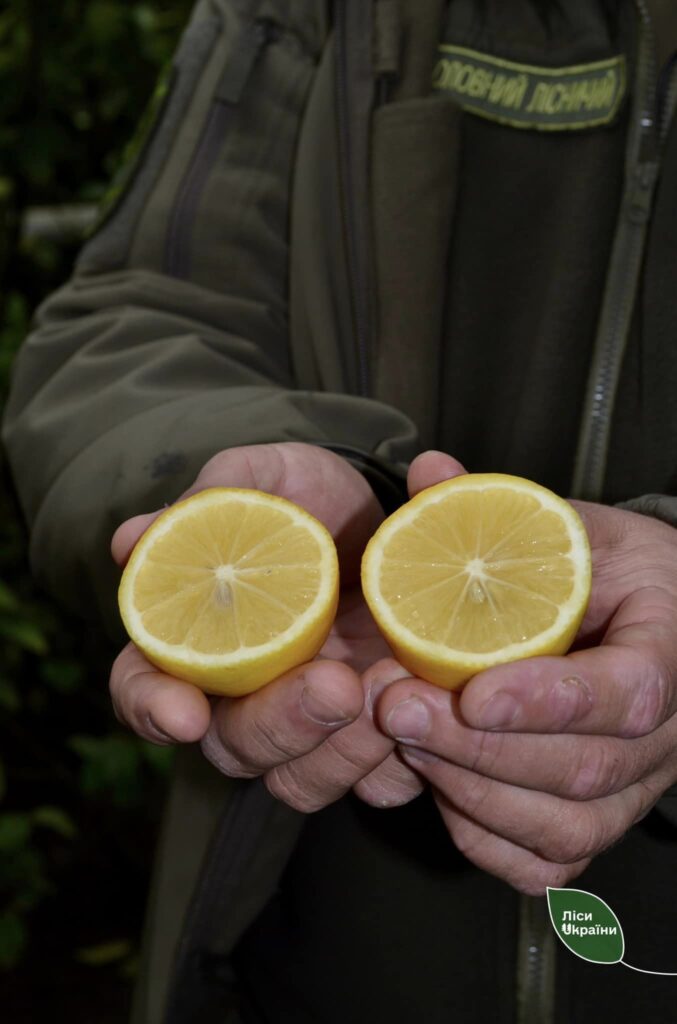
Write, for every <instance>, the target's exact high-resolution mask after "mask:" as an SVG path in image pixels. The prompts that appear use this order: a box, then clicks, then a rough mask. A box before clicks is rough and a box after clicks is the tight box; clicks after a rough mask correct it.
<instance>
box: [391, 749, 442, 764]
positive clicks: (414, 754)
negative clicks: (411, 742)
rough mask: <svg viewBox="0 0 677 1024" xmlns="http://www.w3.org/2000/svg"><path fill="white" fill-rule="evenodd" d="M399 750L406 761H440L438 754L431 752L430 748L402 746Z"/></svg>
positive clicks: (429, 762)
mask: <svg viewBox="0 0 677 1024" xmlns="http://www.w3.org/2000/svg"><path fill="white" fill-rule="evenodd" d="M399 752H400V754H401V756H402V757H403V758H404V759H405V761H422V762H423V763H424V764H433V763H434V762H435V761H439V757H438V756H437V754H431V753H430V751H429V750H421V748H420V747H400V748H399Z"/></svg>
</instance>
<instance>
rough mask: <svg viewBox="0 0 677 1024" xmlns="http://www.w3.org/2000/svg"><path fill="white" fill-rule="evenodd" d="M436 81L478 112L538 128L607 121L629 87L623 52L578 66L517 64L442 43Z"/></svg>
mask: <svg viewBox="0 0 677 1024" xmlns="http://www.w3.org/2000/svg"><path fill="white" fill-rule="evenodd" d="M439 51H440V53H439V59H438V61H437V64H436V65H435V70H434V71H433V87H434V88H435V89H439V90H440V91H442V92H448V93H451V94H452V95H453V96H454V97H455V98H456V100H457V101H458V103H459V105H460V106H462V107H463V108H464V109H465V110H468V111H470V112H471V113H473V114H478V115H479V116H480V117H486V118H489V119H490V120H492V121H499V122H500V123H501V124H507V125H511V126H512V127H513V128H532V129H536V130H537V131H579V130H580V129H583V128H594V127H595V126H596V125H601V124H609V122H610V121H612V120H613V119H614V117H615V116H616V114H617V113H618V110H619V108H620V105H621V102H622V100H623V98H624V96H625V93H626V71H625V57H623V56H618V57H611V58H609V59H608V60H602V61H597V62H596V63H594V64H580V65H577V66H576V67H565V68H543V67H536V66H534V65H531V64H517V63H515V62H514V61H511V60H503V58H500V57H494V56H492V55H491V54H486V53H478V52H477V51H476V50H468V49H466V48H465V47H462V46H451V45H448V44H443V45H441V46H440V48H439Z"/></svg>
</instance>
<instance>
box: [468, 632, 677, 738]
mask: <svg viewBox="0 0 677 1024" xmlns="http://www.w3.org/2000/svg"><path fill="white" fill-rule="evenodd" d="M673 632H674V630H673V629H672V628H671V629H670V632H669V633H667V632H666V631H663V630H660V631H659V630H656V629H655V628H654V627H653V626H652V625H650V624H644V623H634V624H630V625H627V626H626V625H623V626H622V627H621V626H619V625H617V626H616V627H615V628H614V629H613V631H612V632H610V633H609V634H608V636H607V638H606V640H605V642H604V643H603V644H602V646H601V647H596V648H592V649H591V650H585V651H575V652H574V653H572V654H569V655H567V656H566V657H561V658H530V659H527V660H525V661H521V662H513V663H512V664H510V665H502V666H500V667H498V668H492V669H489V670H488V671H486V672H483V673H481V674H480V675H478V676H475V678H474V679H472V680H471V681H470V682H469V683H468V685H467V686H466V687H465V690H464V691H463V693H462V695H461V699H460V701H461V702H460V706H461V711H462V713H463V716H464V718H465V719H466V721H467V722H468V724H469V725H472V726H474V727H475V728H478V729H499V730H503V729H505V730H511V731H513V732H548V733H550V732H555V733H562V732H577V733H597V734H605V735H609V736H621V737H628V738H629V737H635V736H643V735H646V734H647V733H650V732H652V731H653V730H655V729H657V728H658V727H659V726H660V725H662V724H663V722H665V721H666V720H667V719H668V718H669V717H670V715H672V714H673V713H674V712H675V710H676V706H677V699H676V698H677V694H676V692H675V685H674V684H675V679H674V670H673V669H672V667H671V666H672V665H674V664H677V651H675V652H671V648H672V647H673V646H674V645H675V639H674V638H673V636H672V633H673Z"/></svg>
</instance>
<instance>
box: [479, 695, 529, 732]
mask: <svg viewBox="0 0 677 1024" xmlns="http://www.w3.org/2000/svg"><path fill="white" fill-rule="evenodd" d="M519 713H520V704H519V702H518V701H517V700H515V698H514V697H513V696H511V695H510V694H509V693H504V692H503V691H499V693H495V694H494V696H493V697H491V698H490V699H489V700H488V701H487V703H486V704H485V705H484V707H483V708H482V710H481V712H480V714H479V727H480V729H505V728H507V727H508V726H509V725H512V724H513V722H514V721H515V719H516V718H517V716H518V715H519Z"/></svg>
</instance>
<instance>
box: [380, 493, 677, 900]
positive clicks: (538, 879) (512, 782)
mask: <svg viewBox="0 0 677 1024" xmlns="http://www.w3.org/2000/svg"><path fill="white" fill-rule="evenodd" d="M574 504H575V505H576V508H577V509H578V511H579V513H580V514H581V516H582V518H583V520H584V522H585V525H586V528H587V531H588V534H589V537H590V541H591V546H592V552H593V590H592V597H591V602H590V606H589V609H588V612H587V615H586V617H585V620H584V622H583V624H582V627H581V630H580V633H579V636H578V638H577V643H576V645H575V650H573V651H572V653H570V654H568V655H567V656H566V657H541V658H533V659H528V660H525V661H522V662H514V663H512V664H509V665H504V666H500V667H497V668H494V669H490V670H488V671H486V672H483V673H481V674H479V675H477V676H476V677H475V678H474V679H472V680H471V681H470V683H468V685H467V686H466V688H465V689H464V690H463V692H462V693H461V694H460V695H458V694H450V693H448V692H446V691H444V690H441V689H439V688H437V687H434V686H431V685H430V684H428V683H425V682H422V681H421V680H416V679H407V680H402V681H400V682H397V683H395V684H394V685H393V686H392V687H390V688H389V689H388V690H387V691H386V692H385V693H384V694H383V695H382V696H381V697H380V699H379V701H378V704H377V715H376V719H377V722H378V723H379V725H380V727H381V728H382V729H383V731H384V733H385V734H386V735H388V736H390V737H391V738H393V739H394V740H396V741H397V743H398V748H397V749H398V750H399V752H400V754H401V756H402V757H403V759H404V760H405V761H406V763H407V764H409V765H410V766H411V767H413V768H415V769H416V771H417V773H418V774H419V776H420V777H421V779H424V780H426V781H427V782H428V783H430V785H431V786H432V788H433V793H434V796H435V800H436V803H437V806H438V808H439V811H440V814H441V816H442V818H443V820H444V823H445V825H446V827H447V830H448V831H449V833H450V835H451V837H452V838H453V840H454V842H455V844H456V845H457V847H458V848H459V849H460V850H461V851H462V852H463V853H465V855H466V856H467V857H468V858H469V859H470V860H471V861H473V862H474V863H475V864H476V865H478V866H479V867H481V868H483V869H484V870H486V871H488V872H490V873H492V874H494V875H497V876H499V877H500V878H502V879H504V880H505V881H507V882H508V883H510V884H511V885H513V886H514V887H515V888H517V889H519V890H521V891H523V892H526V893H531V894H541V893H543V892H544V891H545V888H546V886H548V885H550V886H561V885H564V884H566V883H567V882H569V881H570V880H571V879H573V878H575V877H576V876H577V875H578V874H580V872H581V871H582V870H583V869H584V868H585V867H586V866H587V865H588V864H589V863H590V860H591V859H592V858H593V857H595V856H596V855H597V854H599V853H600V852H601V851H603V850H605V849H606V848H607V847H609V846H610V845H612V844H613V843H615V842H616V841H617V840H618V839H620V838H621V837H622V836H623V835H624V833H625V832H626V831H627V830H628V829H629V828H630V827H631V826H632V825H633V824H634V823H635V822H637V821H639V820H640V819H641V818H642V817H644V816H645V815H646V814H647V813H648V811H649V810H650V809H651V808H652V807H653V805H654V804H655V803H656V801H657V800H658V799H659V798H660V797H661V795H662V794H663V793H664V792H665V790H666V789H668V788H669V787H670V786H671V785H673V784H674V783H675V782H676V781H677V714H676V712H677V631H676V630H675V626H674V623H675V621H676V620H677V532H676V531H675V530H674V529H673V528H672V527H670V526H667V525H666V524H664V523H661V522H659V521H657V520H654V519H651V518H648V517H645V516H640V515H636V514H634V513H632V512H628V511H621V510H619V509H614V508H607V507H603V506H601V505H592V504H586V503H579V502H576V503H574Z"/></svg>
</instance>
